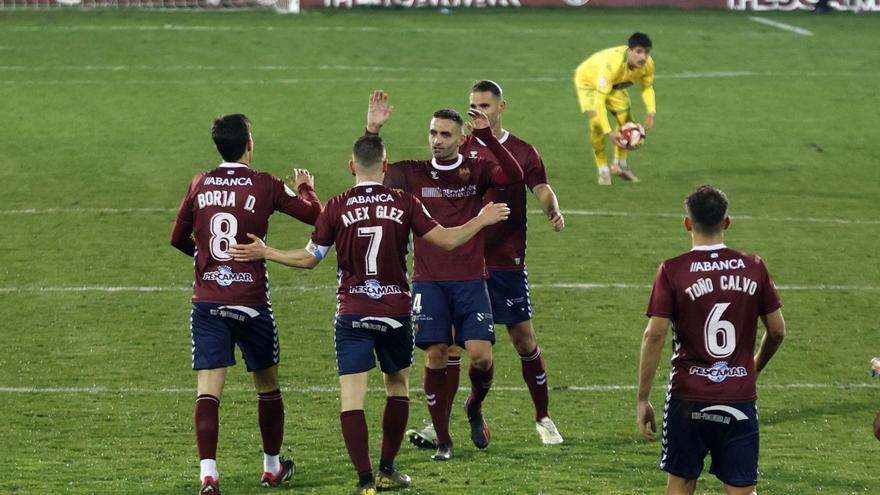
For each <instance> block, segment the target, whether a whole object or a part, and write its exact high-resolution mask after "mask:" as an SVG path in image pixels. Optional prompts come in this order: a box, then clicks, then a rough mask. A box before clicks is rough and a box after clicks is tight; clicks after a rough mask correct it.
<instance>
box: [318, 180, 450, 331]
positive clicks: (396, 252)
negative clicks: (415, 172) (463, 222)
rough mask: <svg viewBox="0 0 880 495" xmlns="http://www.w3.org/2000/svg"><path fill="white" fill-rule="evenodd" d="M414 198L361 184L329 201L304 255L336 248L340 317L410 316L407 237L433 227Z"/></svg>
mask: <svg viewBox="0 0 880 495" xmlns="http://www.w3.org/2000/svg"><path fill="white" fill-rule="evenodd" d="M437 225H438V224H437V222H436V221H434V219H433V218H431V216H430V215H428V212H427V210H425V207H424V206H422V203H421V202H420V201H419V200H418V199H417V198H416V197H415V196H413V195H412V194H409V193H405V192H400V191H395V190H393V189H389V188H387V187H385V186H383V185H381V184H379V183H377V182H361V183H360V184H358V185H357V186H355V187H353V188H352V189H350V190H348V191H347V192H344V193H342V194H340V195H339V196H336V197H334V198H333V199H331V200H330V201H329V202H327V207H326V208H324V211H323V212H321V216H319V217H318V221H317V222H316V223H315V231H314V232H313V233H312V242H311V243H309V247H308V250H309V251H310V252H311V253H312V254H314V255H315V256H317V257H318V258H323V257H324V255H325V254H326V252H327V250H328V249H329V248H330V246H332V245H333V244H334V243H335V244H336V259H337V263H338V265H339V272H338V276H339V289H338V291H337V298H338V300H339V306H338V310H337V314H340V315H370V316H408V315H409V314H410V292H409V283H408V282H407V277H406V253H407V245H408V243H409V232H410V230H412V231H413V232H414V233H415V234H416V235H417V236H423V235H425V234H427V233H428V232H430V231H431V230H432V229H433V228H434V227H437Z"/></svg>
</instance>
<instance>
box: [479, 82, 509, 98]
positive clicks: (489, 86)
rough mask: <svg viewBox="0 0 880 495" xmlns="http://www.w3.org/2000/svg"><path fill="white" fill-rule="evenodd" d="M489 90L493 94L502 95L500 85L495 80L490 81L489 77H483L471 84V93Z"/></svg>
mask: <svg viewBox="0 0 880 495" xmlns="http://www.w3.org/2000/svg"><path fill="white" fill-rule="evenodd" d="M485 92H489V93H492V94H493V95H495V96H498V97H500V96H502V95H503V94H504V91H503V90H502V89H501V85H500V84H498V83H497V82H495V81H491V80H489V79H483V80H480V81H477V82H475V83H474V85H473V86H471V93H485Z"/></svg>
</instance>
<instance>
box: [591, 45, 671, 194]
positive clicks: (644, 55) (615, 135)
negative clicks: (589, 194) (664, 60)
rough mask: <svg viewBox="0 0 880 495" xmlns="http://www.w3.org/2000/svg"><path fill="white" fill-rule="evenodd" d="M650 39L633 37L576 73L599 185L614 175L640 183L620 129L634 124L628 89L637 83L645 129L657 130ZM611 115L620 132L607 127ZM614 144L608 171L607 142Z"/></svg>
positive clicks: (608, 184) (608, 180)
mask: <svg viewBox="0 0 880 495" xmlns="http://www.w3.org/2000/svg"><path fill="white" fill-rule="evenodd" d="M650 54H651V38H649V37H648V35H647V34H644V33H634V34H633V35H632V36H630V38H629V42H628V43H627V45H626V46H616V47H614V48H608V49H606V50H602V51H600V52H596V53H594V54H593V55H591V56H590V58H588V59H586V60H584V61H583V62H581V64H580V65H579V66H578V68H577V69H576V70H575V73H574V84H575V87H576V88H577V95H578V101H579V102H580V105H581V111H582V112H584V113H586V114H587V117H589V119H590V144H591V145H592V147H593V154H594V155H595V158H596V167H597V172H598V174H599V184H600V185H603V186H610V185H611V172H614V174H615V175H619V176H620V177H623V178H624V179H626V180H630V181H633V182H638V180H639V179H638V177H636V176H635V175H634V174H633V173H632V170H630V167H629V165H628V164H627V162H626V154H627V153H626V147H625V140H623V139H622V138H621V136H620V132H619V130H620V126H621V125H622V124H624V123H626V122H629V121H631V120H632V118H631V116H630V103H629V94H628V93H627V92H626V88H628V87H630V86H632V85H633V83H635V82H636V81H641V84H642V101H644V102H645V109H646V110H647V115H645V122H644V126H645V129H650V128H651V127H653V126H654V116H655V115H656V113H657V105H656V102H655V101H654V59H653V58H651V55H650ZM608 112H611V114H612V115H614V118H615V120H617V129H616V130H612V129H611V125H610V124H609V123H608ZM606 137H607V138H608V140H609V141H611V142H612V143H614V144H615V145H616V146H615V148H614V163H613V165H612V167H611V169H610V170H609V168H608V159H607V158H606V157H605V138H606Z"/></svg>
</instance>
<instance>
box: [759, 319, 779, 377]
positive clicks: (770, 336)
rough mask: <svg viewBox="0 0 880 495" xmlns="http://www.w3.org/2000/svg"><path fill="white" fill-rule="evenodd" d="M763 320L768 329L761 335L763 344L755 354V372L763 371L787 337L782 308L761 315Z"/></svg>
mask: <svg viewBox="0 0 880 495" xmlns="http://www.w3.org/2000/svg"><path fill="white" fill-rule="evenodd" d="M761 321H762V322H763V323H764V327H765V328H766V329H767V330H766V331H765V332H764V336H763V337H761V345H760V347H758V352H757V353H756V354H755V372H756V373H761V370H763V369H764V368H765V367H766V366H767V363H769V362H770V359H771V358H772V357H773V355H774V354H776V351H777V350H779V346H781V345H782V341H783V339H785V319H784V318H783V317H782V310H781V309H777V310H776V311H773V312H772V313H770V314H766V315H761Z"/></svg>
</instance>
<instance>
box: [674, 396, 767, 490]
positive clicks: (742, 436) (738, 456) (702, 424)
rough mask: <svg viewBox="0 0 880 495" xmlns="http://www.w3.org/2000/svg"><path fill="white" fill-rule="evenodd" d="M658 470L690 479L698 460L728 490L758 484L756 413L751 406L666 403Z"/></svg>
mask: <svg viewBox="0 0 880 495" xmlns="http://www.w3.org/2000/svg"><path fill="white" fill-rule="evenodd" d="M664 418H665V419H664V420H663V451H662V454H661V456H660V469H662V470H663V471H666V472H667V473H669V474H673V475H675V476H679V477H681V478H685V479H689V480H695V479H697V478H699V477H700V473H701V472H702V471H703V459H704V458H705V457H706V454H711V455H712V466H711V468H709V472H710V473H712V474H714V475H715V477H716V478H718V479H719V480H721V481H722V482H724V483H727V484H728V485H732V486H740V487H743V486H752V485H756V484H757V483H758V410H757V408H756V407H755V402H743V403H738V404H714V403H711V402H691V401H685V400H678V399H670V400H669V401H667V403H666V407H665V408H664Z"/></svg>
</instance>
